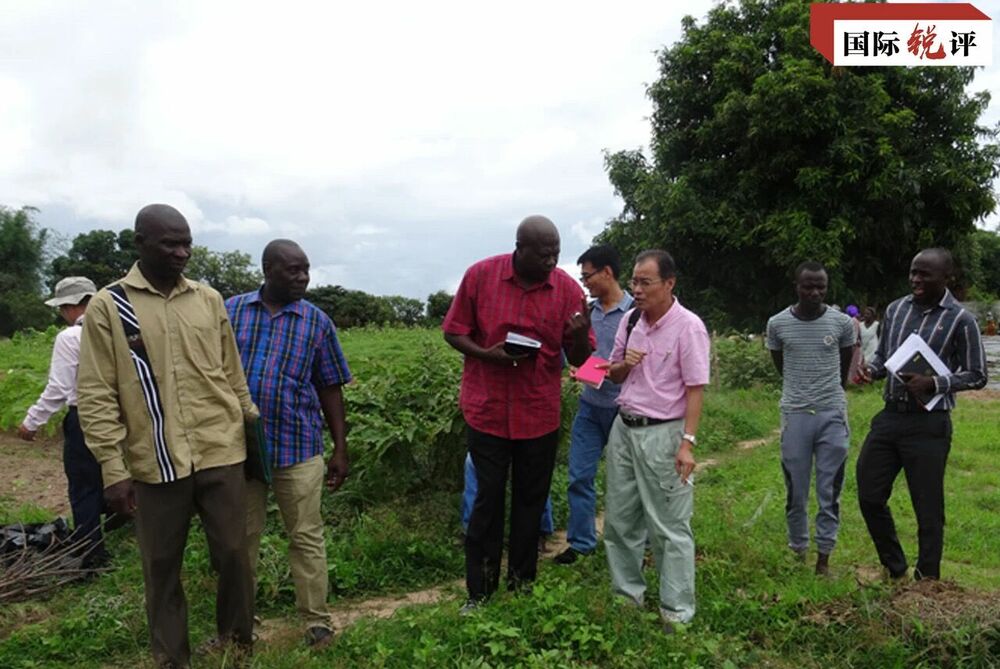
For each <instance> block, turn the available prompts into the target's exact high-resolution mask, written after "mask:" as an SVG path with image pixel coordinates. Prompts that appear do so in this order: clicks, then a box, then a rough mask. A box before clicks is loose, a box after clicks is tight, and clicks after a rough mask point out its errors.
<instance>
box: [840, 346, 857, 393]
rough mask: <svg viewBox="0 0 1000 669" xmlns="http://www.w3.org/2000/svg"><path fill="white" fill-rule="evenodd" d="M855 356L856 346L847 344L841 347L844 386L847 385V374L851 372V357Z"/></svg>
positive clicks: (842, 385) (841, 375)
mask: <svg viewBox="0 0 1000 669" xmlns="http://www.w3.org/2000/svg"><path fill="white" fill-rule="evenodd" d="M853 357H854V347H853V346H845V347H844V348H842V349H840V385H841V387H843V388H846V387H847V381H848V380H849V379H848V378H847V375H848V374H850V372H851V358H853Z"/></svg>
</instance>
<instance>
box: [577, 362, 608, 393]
mask: <svg viewBox="0 0 1000 669" xmlns="http://www.w3.org/2000/svg"><path fill="white" fill-rule="evenodd" d="M604 363H607V360H605V359H604V358H598V357H597V356H596V355H592V356H590V357H589V358H587V361H586V362H585V363H583V364H582V365H580V367H579V369H577V370H576V373H575V374H574V375H573V378H574V379H576V380H577V381H579V382H580V383H585V384H587V385H588V386H590V387H591V388H600V387H601V384H602V383H604V377H606V376H607V375H608V370H606V369H597V368H596V366H597V365H600V364H604Z"/></svg>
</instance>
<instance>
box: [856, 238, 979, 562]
mask: <svg viewBox="0 0 1000 669" xmlns="http://www.w3.org/2000/svg"><path fill="white" fill-rule="evenodd" d="M952 271H953V263H952V257H951V253H949V252H948V251H947V250H946V249H941V248H933V249H925V250H923V251H921V252H920V253H918V254H917V255H916V256H915V257H914V258H913V262H912V263H910V289H911V294H910V295H907V296H906V297H902V298H900V299H898V300H896V301H895V302H893V303H892V304H890V305H889V308H888V309H886V311H885V319H884V320H883V322H882V324H883V330H882V338H881V339H880V340H879V344H878V349H877V350H876V352H875V356H874V358H873V359H872V360H871V361H870V362H869V364H868V365H867V367H866V369H864V370H863V378H876V379H880V378H883V377H885V376H887V371H886V368H885V361H886V360H888V359H889V357H891V356H892V354H893V353H894V352H895V351H896V349H897V348H899V346H900V345H901V344H902V343H903V342H904V341H905V340H906V338H907V337H908V336H909V335H910V334H911V333H916V334H918V335H919V336H920V337H921V338H922V339H923V340H924V341H925V342H927V345H928V346H929V347H930V348H931V349H932V350H933V351H934V353H936V354H937V355H938V357H939V358H941V360H942V361H943V362H944V363H945V365H947V366H948V369H949V370H951V373H950V374H947V375H942V376H917V375H904V378H897V377H896V376H895V375H893V374H888V376H889V381H888V383H886V385H885V393H884V397H885V409H883V410H882V411H881V412H879V413H878V414H876V416H875V417H874V418H872V423H871V429H870V431H869V433H868V437H867V438H866V439H865V444H864V446H863V447H862V449H861V454H860V455H859V456H858V464H857V479H858V502H859V503H860V505H861V513H862V515H863V516H864V518H865V523H866V524H867V525H868V532H869V534H871V537H872V540H873V541H874V542H875V549H876V550H877V551H878V556H879V560H880V561H881V562H882V564H883V565H884V566H885V568H886V569H888V571H889V575H890V576H891V577H892V578H902V577H903V576H905V575H906V573H907V563H906V556H905V555H904V554H903V549H902V547H901V546H900V545H899V539H898V538H897V536H896V526H895V524H894V523H893V520H892V513H891V512H890V511H889V506H888V501H889V495H890V494H891V493H892V486H893V482H894V481H895V480H896V476H897V475H898V474H899V470H900V469H902V470H903V471H904V472H905V473H906V483H907V486H908V487H909V489H910V499H911V501H912V502H913V509H914V511H915V512H916V514H917V527H918V532H917V539H918V542H919V550H918V556H917V566H916V569H915V570H914V572H913V577H914V578H916V579H921V578H933V579H937V578H939V577H940V573H941V553H942V548H943V545H944V469H945V464H946V462H947V461H948V451H949V450H950V449H951V413H950V412H951V409H953V408H954V407H955V393H956V392H959V391H962V390H972V389H978V388H982V387H983V386H985V385H986V353H985V351H984V350H983V342H982V339H981V338H980V336H979V324H978V323H976V319H975V316H973V315H972V314H971V313H970V312H968V311H966V310H965V309H964V308H962V305H961V304H959V302H958V301H957V300H955V298H954V297H953V296H952V294H951V292H950V291H949V290H948V288H947V284H948V280H949V279H950V278H951V276H952ZM936 394H943V395H944V397H943V398H942V400H941V401H940V402H938V403H937V405H935V406H934V409H933V410H932V411H927V410H926V409H925V408H924V406H923V404H921V403H920V402H919V401H918V400H917V399H916V398H918V397H925V398H926V397H930V396H933V395H936Z"/></svg>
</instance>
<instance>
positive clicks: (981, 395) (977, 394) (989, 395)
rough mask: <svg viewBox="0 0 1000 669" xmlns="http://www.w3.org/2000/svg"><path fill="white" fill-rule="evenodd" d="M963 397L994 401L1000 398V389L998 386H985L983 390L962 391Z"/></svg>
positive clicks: (979, 400)
mask: <svg viewBox="0 0 1000 669" xmlns="http://www.w3.org/2000/svg"><path fill="white" fill-rule="evenodd" d="M962 399H963V400H965V399H970V400H975V401H977V402H993V401H996V400H1000V390H998V389H996V388H983V389H982V390H969V391H967V392H964V393H962Z"/></svg>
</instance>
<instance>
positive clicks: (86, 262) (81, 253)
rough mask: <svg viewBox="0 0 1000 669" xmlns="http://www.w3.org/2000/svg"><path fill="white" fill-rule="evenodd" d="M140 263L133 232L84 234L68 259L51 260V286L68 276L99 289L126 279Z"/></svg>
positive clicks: (103, 231)
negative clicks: (136, 264)
mask: <svg viewBox="0 0 1000 669" xmlns="http://www.w3.org/2000/svg"><path fill="white" fill-rule="evenodd" d="M138 259H139V254H138V253H137V252H136V250H135V232H134V231H133V230H130V229H125V230H122V231H121V232H117V233H116V232H112V231H111V230H91V231H90V232H83V233H80V234H79V235H77V236H76V237H74V238H73V242H72V244H71V245H70V248H69V250H68V251H67V252H66V254H65V255H62V256H59V257H58V258H55V259H53V260H52V272H51V274H52V284H53V285H54V284H55V282H57V281H58V280H59V279H63V278H65V277H67V276H85V277H87V278H89V279H90V280H91V281H93V282H94V283H95V284H96V285H97V287H98V288H100V287H102V286H106V285H108V284H109V283H111V282H112V281H117V280H118V279H120V278H122V277H123V276H125V274H126V273H127V272H128V270H129V268H130V267H132V263H134V262H135V261H136V260H138Z"/></svg>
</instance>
